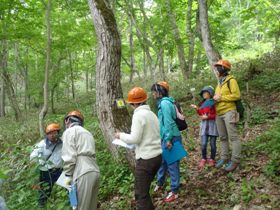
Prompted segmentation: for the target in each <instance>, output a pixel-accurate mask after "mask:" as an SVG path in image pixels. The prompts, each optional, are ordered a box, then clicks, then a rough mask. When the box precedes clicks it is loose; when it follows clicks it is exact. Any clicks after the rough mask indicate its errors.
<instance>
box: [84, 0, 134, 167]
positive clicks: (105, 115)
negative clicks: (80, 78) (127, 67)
mask: <svg viewBox="0 0 280 210" xmlns="http://www.w3.org/2000/svg"><path fill="white" fill-rule="evenodd" d="M88 3H89V7H90V11H91V15H92V18H93V23H94V27H95V32H96V35H97V40H98V52H97V61H96V106H97V107H96V108H97V116H98V119H99V123H100V127H101V130H102V132H103V135H104V137H105V141H106V142H107V144H108V147H109V149H110V151H111V153H112V154H113V156H114V157H115V158H117V159H119V155H118V151H117V149H116V147H115V146H113V145H112V140H113V139H114V133H115V132H116V131H117V130H121V131H125V132H128V131H129V129H128V128H129V127H130V122H131V119H130V117H129V113H128V111H127V109H126V108H122V109H118V107H117V105H116V101H115V100H116V99H119V98H123V94H122V88H121V82H120V77H121V72H120V61H121V40H120V37H119V33H118V30H117V23H116V20H115V17H114V14H113V12H112V10H111V8H110V5H109V3H108V1H107V0H89V1H88ZM126 159H127V161H128V163H129V165H130V167H131V169H134V166H135V159H134V155H133V154H132V152H129V151H128V152H127V153H126Z"/></svg>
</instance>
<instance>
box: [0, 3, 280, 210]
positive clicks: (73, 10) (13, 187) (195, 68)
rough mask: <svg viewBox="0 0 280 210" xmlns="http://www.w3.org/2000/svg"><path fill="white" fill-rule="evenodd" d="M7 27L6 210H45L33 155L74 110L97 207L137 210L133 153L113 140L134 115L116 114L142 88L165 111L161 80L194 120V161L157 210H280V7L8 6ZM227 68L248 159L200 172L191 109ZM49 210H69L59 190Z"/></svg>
mask: <svg viewBox="0 0 280 210" xmlns="http://www.w3.org/2000/svg"><path fill="white" fill-rule="evenodd" d="M0 20H1V21H0V30H1V32H0V38H1V40H0V41H1V47H0V209H3V210H6V209H11V210H12V209H22V210H25V209H26V210H27V209H28V210H29V209H37V200H38V189H36V187H34V186H36V185H38V182H39V180H38V173H39V167H38V165H37V164H35V163H34V162H33V161H30V153H31V152H32V150H33V148H34V145H35V144H36V143H38V142H39V141H40V140H42V139H43V138H44V137H45V127H46V125H48V124H49V123H52V122H56V123H59V124H60V125H61V127H63V128H65V126H64V118H65V116H66V114H67V113H68V112H69V111H71V110H79V111H81V113H83V115H84V119H85V120H84V127H85V128H86V129H87V130H88V131H90V132H91V133H92V135H93V137H94V140H95V145H96V148H95V149H96V159H97V163H98V165H99V167H100V174H101V176H100V187H99V192H98V209H104V210H105V209H110V210H111V209H116V210H119V209H121V210H125V209H127V210H129V209H135V208H136V202H135V198H134V190H135V189H134V170H135V157H134V156H135V154H134V152H132V151H131V150H128V149H125V148H121V147H117V146H115V145H113V144H112V140H113V139H114V138H115V137H114V134H115V132H116V131H124V132H129V131H130V126H131V117H132V115H133V110H132V109H131V107H130V106H128V105H127V104H125V106H117V105H118V102H120V101H121V102H123V101H125V100H126V99H127V93H128V91H129V90H130V89H131V88H133V87H135V86H139V87H142V88H144V89H145V90H146V92H147V93H148V104H149V105H150V107H151V109H152V111H153V112H154V113H155V114H157V106H156V102H155V100H153V97H152V92H151V86H152V85H153V84H155V83H157V82H158V81H167V82H168V84H169V85H170V95H171V96H172V97H174V98H175V99H176V101H178V102H179V103H180V105H181V107H182V110H183V113H184V115H185V116H186V121H187V123H188V129H187V130H184V131H182V132H181V135H182V137H183V140H182V142H183V145H184V148H185V149H186V150H187V151H188V153H189V155H188V157H186V158H184V159H182V161H181V165H180V171H181V172H180V173H181V177H180V179H181V181H180V192H179V198H178V199H177V200H176V201H175V202H172V203H164V202H163V201H162V198H163V197H162V196H163V195H160V194H155V193H153V192H152V189H154V187H155V185H156V182H155V180H154V181H153V182H152V186H151V196H152V199H153V203H154V205H155V208H156V209H196V210H197V209H225V210H226V209H234V210H247V209H250V210H256V209H258V210H264V209H275V210H276V209H279V206H280V199H279V198H280V162H279V159H280V118H279V108H280V1H278V0H242V1H241V0H176V1H174V0H173V1H172V0H88V1H83V0H56V1H54V0H1V2H0ZM220 59H226V60H229V61H230V63H231V65H232V68H231V71H230V74H232V75H233V76H234V77H235V78H236V80H237V81H238V84H239V88H240V92H241V99H242V103H243V105H244V107H245V117H244V119H243V120H242V121H240V122H239V123H238V131H239V138H240V139H241V144H242V151H241V161H240V165H239V167H238V168H237V169H236V170H235V171H234V172H230V173H225V172H224V171H223V170H219V169H216V168H211V167H205V168H204V169H201V168H199V167H198V163H199V160H200V159H201V157H200V156H201V151H200V134H199V131H200V119H199V117H198V115H197V113H196V111H195V110H194V109H192V108H191V107H190V105H191V104H198V103H199V102H200V101H201V100H202V99H201V97H200V95H199V94H200V91H201V89H202V88H203V87H204V86H206V85H211V86H213V87H216V86H217V84H218V78H217V76H216V74H215V66H214V64H215V63H216V62H217V61H218V60H220ZM62 133H63V132H61V133H60V135H62ZM208 147H209V146H208ZM220 150H221V146H220V141H219V140H217V156H218V157H219V155H220ZM168 181H170V180H169V179H168ZM166 188H167V189H168V190H169V188H170V187H169V185H168V184H167V186H166ZM4 203H5V204H4ZM46 209H55V210H59V209H63V210H64V209H71V207H70V204H69V199H68V195H67V191H66V190H65V189H63V188H61V187H60V186H58V185H55V186H54V188H53V190H52V193H51V196H50V197H49V199H48V203H47V206H46Z"/></svg>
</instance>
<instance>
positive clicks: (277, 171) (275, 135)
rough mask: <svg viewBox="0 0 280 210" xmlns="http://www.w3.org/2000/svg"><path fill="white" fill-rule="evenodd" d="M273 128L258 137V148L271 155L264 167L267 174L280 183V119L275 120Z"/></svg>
mask: <svg viewBox="0 0 280 210" xmlns="http://www.w3.org/2000/svg"><path fill="white" fill-rule="evenodd" d="M273 122H274V123H273V124H274V126H273V128H272V129H271V130H270V131H268V132H266V133H264V134H263V135H261V136H259V137H257V139H256V145H257V146H256V149H257V150H258V151H263V152H265V153H267V154H268V155H269V156H270V160H269V162H268V163H267V165H266V166H265V168H264V172H265V174H266V175H267V176H268V177H270V178H271V179H272V180H274V181H275V182H276V183H278V184H279V183H280V176H279V175H280V163H279V159H280V153H279V151H280V142H279V139H280V119H276V120H275V121H273Z"/></svg>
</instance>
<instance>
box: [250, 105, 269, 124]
mask: <svg viewBox="0 0 280 210" xmlns="http://www.w3.org/2000/svg"><path fill="white" fill-rule="evenodd" d="M267 117H268V114H267V113H266V112H265V111H264V110H263V109H262V108H261V107H256V108H254V109H253V111H252V116H251V121H250V123H251V124H253V125H257V124H263V123H265V122H266V120H267Z"/></svg>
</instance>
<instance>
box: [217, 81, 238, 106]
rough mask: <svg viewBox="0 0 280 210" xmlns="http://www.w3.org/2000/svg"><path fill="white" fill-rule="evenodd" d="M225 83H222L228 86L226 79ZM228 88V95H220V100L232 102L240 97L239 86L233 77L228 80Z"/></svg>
mask: <svg viewBox="0 0 280 210" xmlns="http://www.w3.org/2000/svg"><path fill="white" fill-rule="evenodd" d="M226 83H227V84H224V85H225V86H227V88H228V81H227V82H226ZM229 89H230V91H229V92H230V94H229V95H223V94H222V95H221V98H220V101H224V102H233V101H237V100H239V99H240V90H239V86H238V84H237V81H236V80H235V79H231V80H230V82H229Z"/></svg>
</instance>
